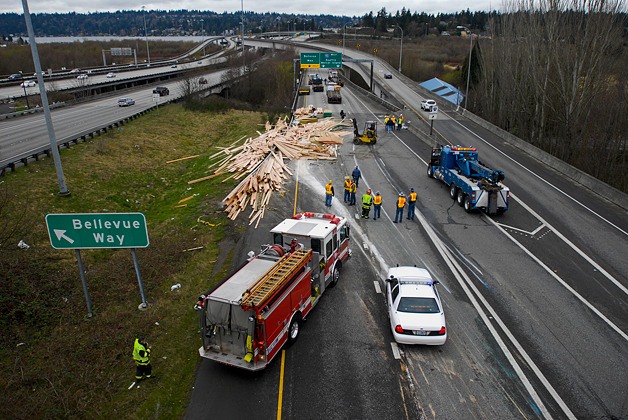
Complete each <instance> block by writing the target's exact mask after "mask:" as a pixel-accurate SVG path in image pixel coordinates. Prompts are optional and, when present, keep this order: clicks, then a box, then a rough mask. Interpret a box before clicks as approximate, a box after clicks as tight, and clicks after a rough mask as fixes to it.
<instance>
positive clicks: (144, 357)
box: [133, 337, 154, 382]
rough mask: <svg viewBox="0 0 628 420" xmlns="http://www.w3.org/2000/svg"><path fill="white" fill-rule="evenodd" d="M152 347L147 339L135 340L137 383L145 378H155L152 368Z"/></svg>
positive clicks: (134, 355)
mask: <svg viewBox="0 0 628 420" xmlns="http://www.w3.org/2000/svg"><path fill="white" fill-rule="evenodd" d="M150 349H151V346H150V345H149V344H148V341H146V338H145V337H139V338H136V339H135V343H134V344H133V360H135V381H136V382H139V381H141V380H142V379H144V378H147V379H148V378H154V375H153V374H152V370H153V368H152V366H151V364H150Z"/></svg>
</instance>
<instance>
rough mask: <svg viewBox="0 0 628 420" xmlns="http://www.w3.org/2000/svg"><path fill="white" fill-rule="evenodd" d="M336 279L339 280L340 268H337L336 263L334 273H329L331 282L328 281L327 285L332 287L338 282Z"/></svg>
mask: <svg viewBox="0 0 628 420" xmlns="http://www.w3.org/2000/svg"><path fill="white" fill-rule="evenodd" d="M338 280H340V270H339V269H338V264H336V266H335V267H334V273H333V274H332V275H331V282H329V287H334V286H335V285H337V284H338Z"/></svg>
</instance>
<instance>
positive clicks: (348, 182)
mask: <svg viewBox="0 0 628 420" xmlns="http://www.w3.org/2000/svg"><path fill="white" fill-rule="evenodd" d="M350 199H351V177H350V176H349V175H347V176H345V203H348V202H349V200H350Z"/></svg>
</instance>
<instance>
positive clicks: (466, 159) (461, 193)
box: [427, 146, 510, 215]
mask: <svg viewBox="0 0 628 420" xmlns="http://www.w3.org/2000/svg"><path fill="white" fill-rule="evenodd" d="M427 176H429V177H430V178H436V179H439V180H441V181H443V182H444V183H445V184H447V185H449V196H450V197H451V198H452V199H454V200H456V202H457V203H458V204H459V205H460V206H463V207H464V210H465V211H466V212H467V213H470V212H472V211H474V210H483V211H484V212H486V213H487V214H489V215H493V214H503V213H504V212H506V211H507V210H508V205H509V203H510V189H509V188H508V187H507V186H505V185H504V184H502V181H503V180H504V172H503V171H500V170H496V169H490V168H488V167H487V166H485V165H484V164H482V162H480V161H479V159H478V151H477V148H475V147H462V146H438V147H436V148H434V149H432V155H431V158H430V163H429V165H428V167H427Z"/></svg>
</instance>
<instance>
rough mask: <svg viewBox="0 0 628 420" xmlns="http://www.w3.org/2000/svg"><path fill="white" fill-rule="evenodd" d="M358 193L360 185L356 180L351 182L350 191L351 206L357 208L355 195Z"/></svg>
mask: <svg viewBox="0 0 628 420" xmlns="http://www.w3.org/2000/svg"><path fill="white" fill-rule="evenodd" d="M357 192H358V184H357V183H356V182H355V179H352V180H351V188H350V189H349V205H350V206H355V194H356V193H357Z"/></svg>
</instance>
